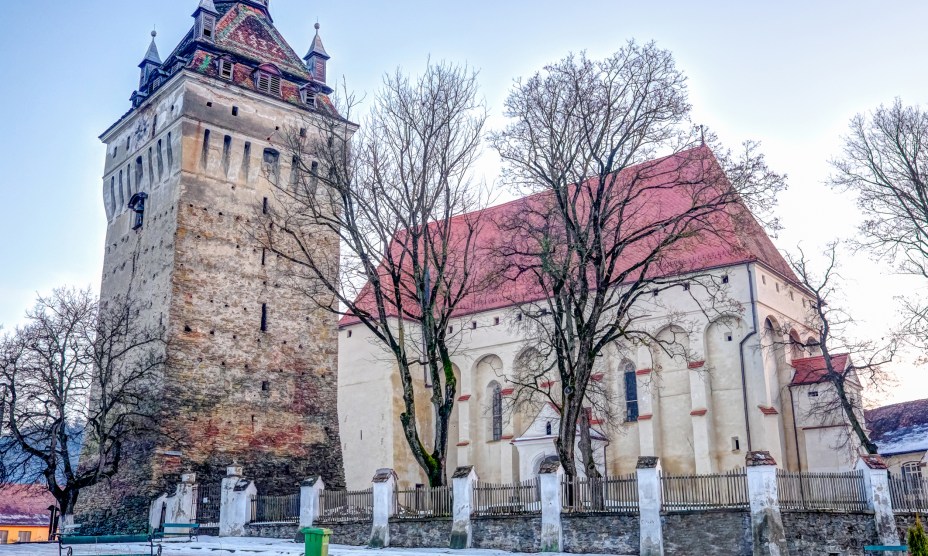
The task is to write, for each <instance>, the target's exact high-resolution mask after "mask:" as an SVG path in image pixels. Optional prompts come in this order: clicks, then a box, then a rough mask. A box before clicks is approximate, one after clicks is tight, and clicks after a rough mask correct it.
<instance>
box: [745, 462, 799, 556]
mask: <svg viewBox="0 0 928 556" xmlns="http://www.w3.org/2000/svg"><path fill="white" fill-rule="evenodd" d="M745 464H746V465H747V476H748V499H749V500H750V503H751V537H752V539H753V541H754V543H753V544H754V556H787V555H788V554H789V548H788V547H787V545H786V530H785V529H784V528H783V518H782V516H781V515H780V500H779V495H778V492H777V462H776V460H774V459H773V456H771V455H770V452H767V451H754V452H748V453H747V455H746V456H745Z"/></svg>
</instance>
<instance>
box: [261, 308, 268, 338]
mask: <svg viewBox="0 0 928 556" xmlns="http://www.w3.org/2000/svg"><path fill="white" fill-rule="evenodd" d="M261 332H267V303H262V304H261Z"/></svg>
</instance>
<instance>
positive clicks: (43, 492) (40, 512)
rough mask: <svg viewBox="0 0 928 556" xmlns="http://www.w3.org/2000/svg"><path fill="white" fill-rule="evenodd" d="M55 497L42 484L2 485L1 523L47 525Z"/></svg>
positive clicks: (0, 492)
mask: <svg viewBox="0 0 928 556" xmlns="http://www.w3.org/2000/svg"><path fill="white" fill-rule="evenodd" d="M56 505H57V502H55V498H54V497H53V496H52V495H51V493H50V492H48V489H46V488H45V487H44V486H41V485H3V486H0V525H28V526H37V527H41V526H47V525H48V520H49V517H50V515H49V511H48V507H49V506H56Z"/></svg>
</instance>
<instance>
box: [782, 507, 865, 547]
mask: <svg viewBox="0 0 928 556" xmlns="http://www.w3.org/2000/svg"><path fill="white" fill-rule="evenodd" d="M783 527H784V528H785V529H786V540H787V543H788V544H789V551H790V554H840V555H841V556H864V551H863V547H864V546H865V545H868V544H879V543H878V539H877V536H876V525H875V523H874V520H873V514H872V513H836V512H819V511H806V512H797V511H789V512H787V511H784V512H783Z"/></svg>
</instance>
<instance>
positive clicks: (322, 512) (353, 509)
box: [318, 488, 374, 523]
mask: <svg viewBox="0 0 928 556" xmlns="http://www.w3.org/2000/svg"><path fill="white" fill-rule="evenodd" d="M373 513H374V491H373V489H371V488H369V489H367V490H324V491H322V493H321V494H320V496H319V519H318V521H319V523H345V522H352V521H370V520H371V517H372V515H373Z"/></svg>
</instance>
